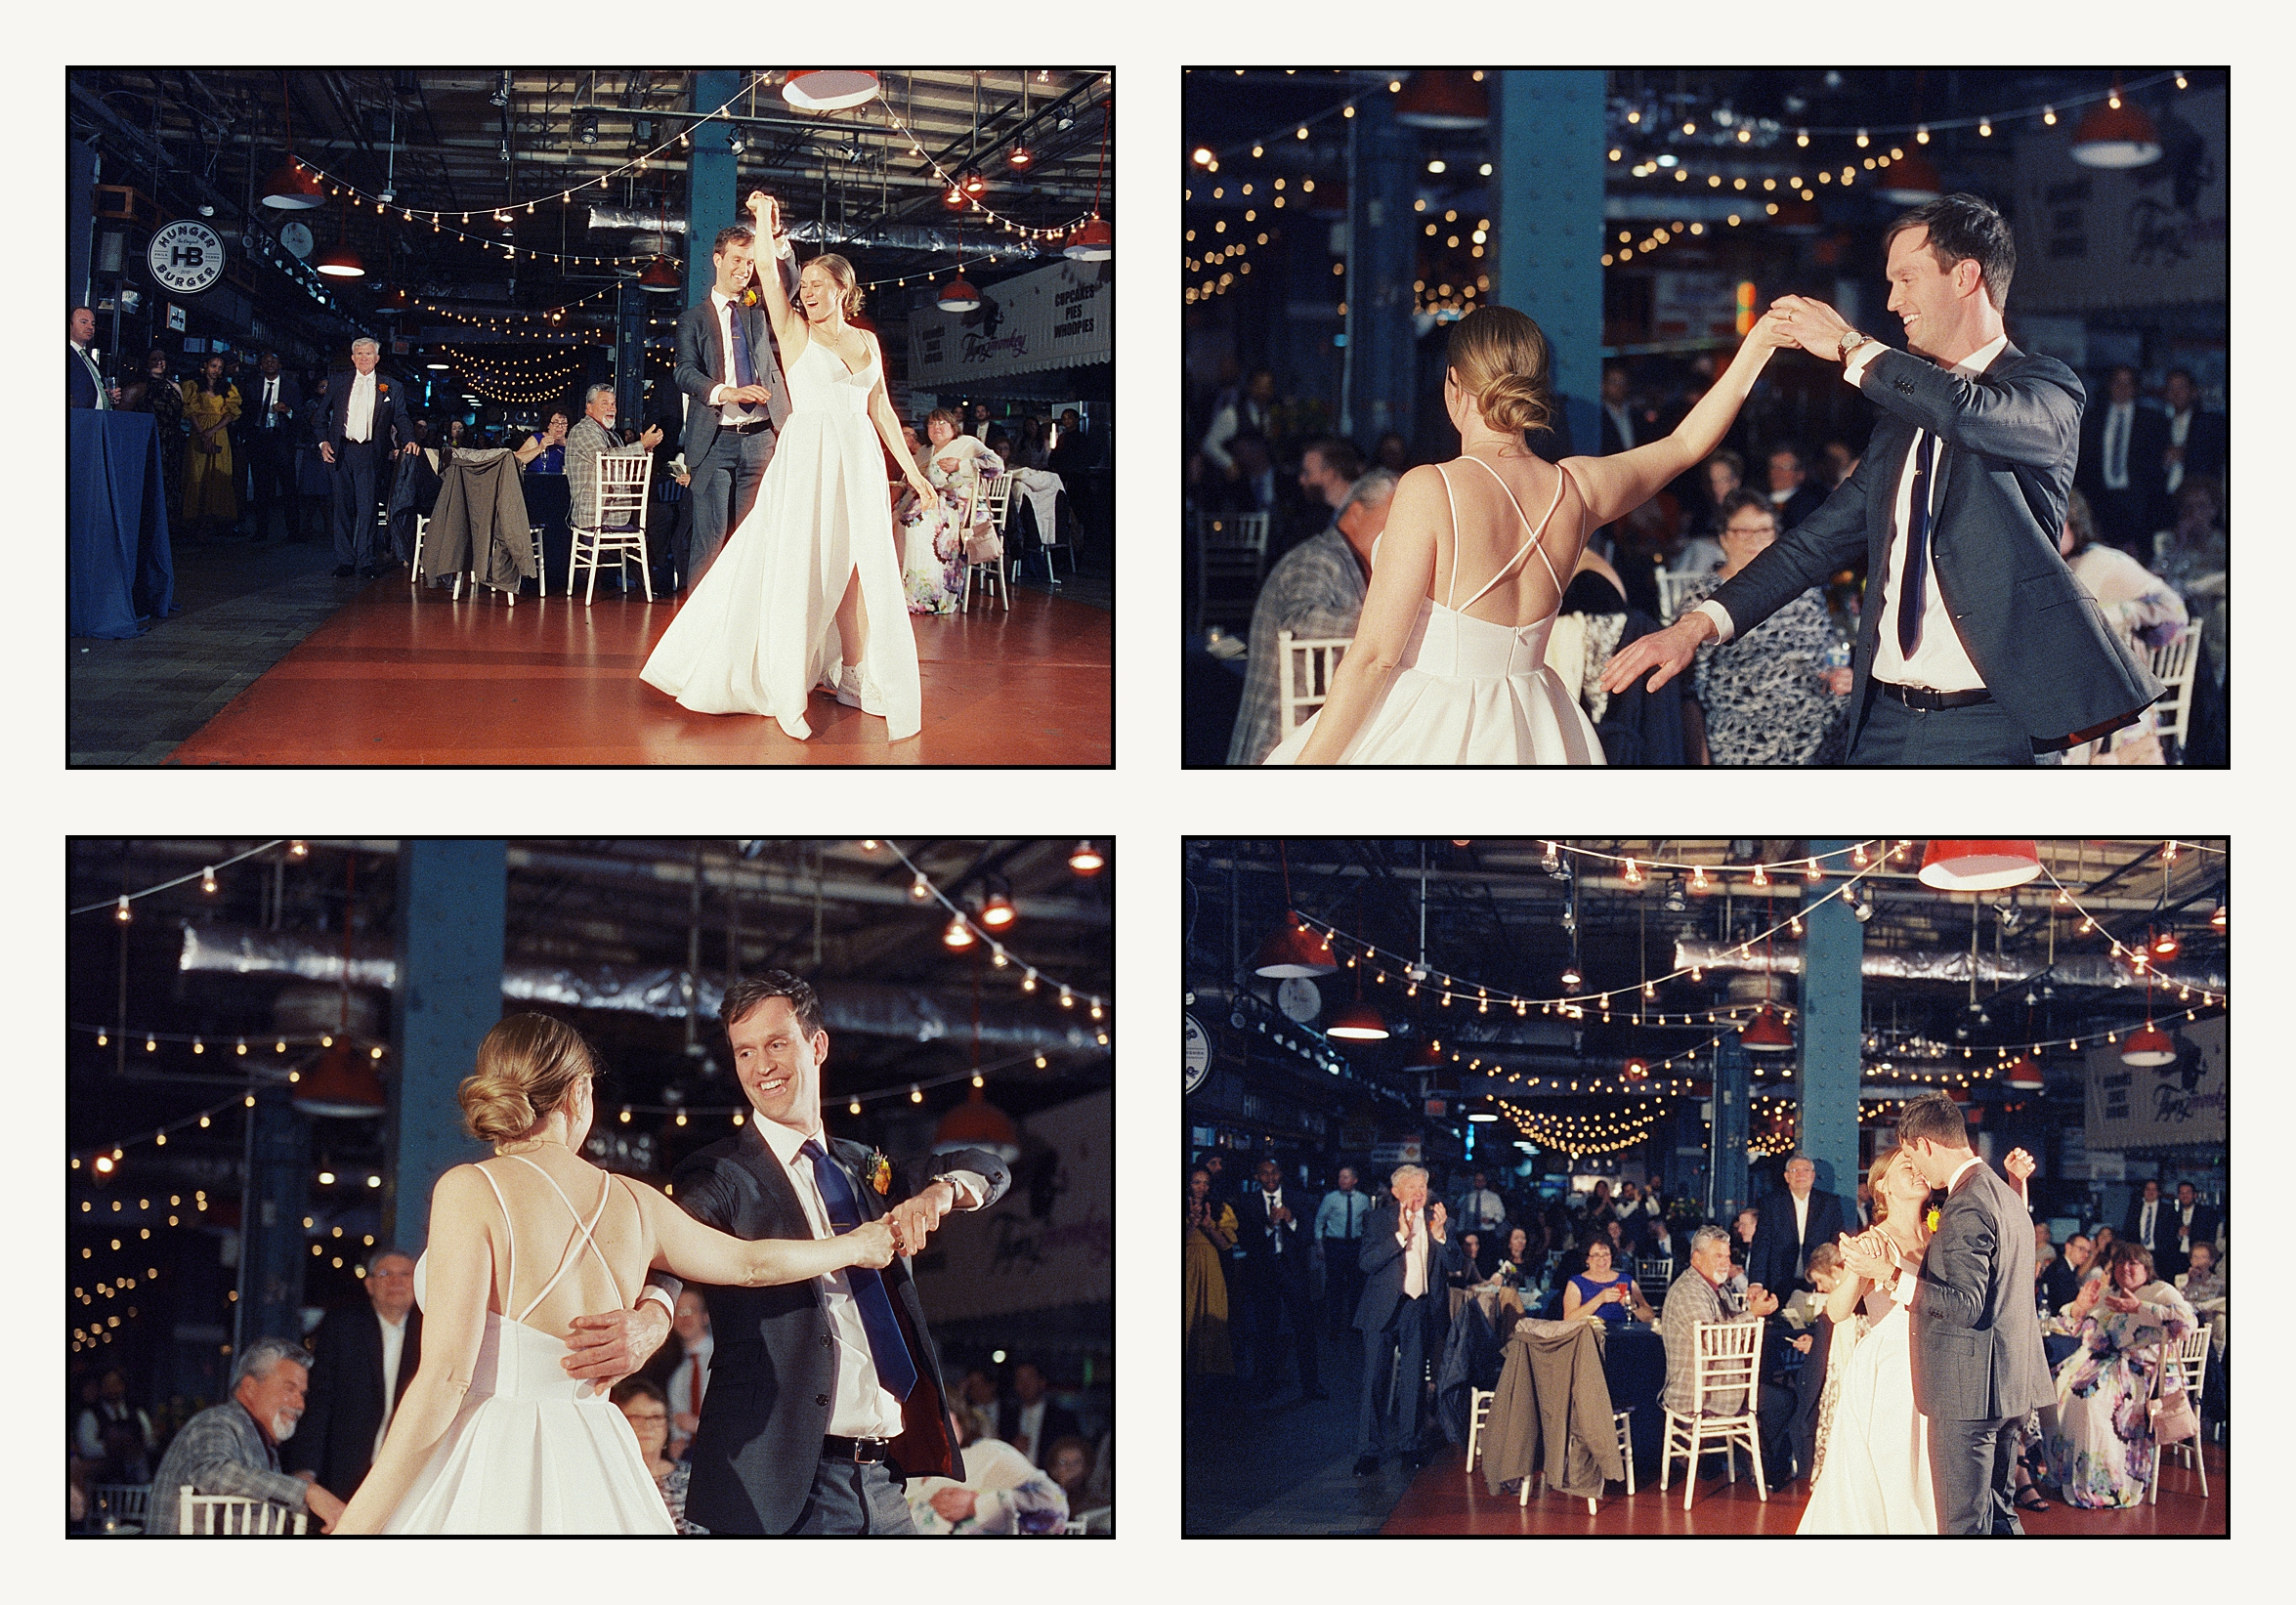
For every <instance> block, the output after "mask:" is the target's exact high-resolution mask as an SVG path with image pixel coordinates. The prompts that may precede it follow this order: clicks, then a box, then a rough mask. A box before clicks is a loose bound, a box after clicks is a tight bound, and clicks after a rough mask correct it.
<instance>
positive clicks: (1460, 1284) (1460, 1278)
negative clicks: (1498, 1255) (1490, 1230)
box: [1443, 1232, 1483, 1288]
mask: <svg viewBox="0 0 2296 1605" xmlns="http://www.w3.org/2000/svg"><path fill="white" fill-rule="evenodd" d="M1459 1246H1460V1250H1461V1252H1462V1253H1463V1254H1464V1255H1465V1256H1466V1257H1465V1258H1464V1259H1462V1260H1461V1261H1460V1265H1459V1269H1457V1270H1455V1271H1450V1272H1447V1273H1446V1274H1445V1275H1444V1278H1443V1280H1444V1281H1445V1282H1447V1283H1449V1284H1450V1285H1451V1286H1452V1287H1454V1288H1475V1287H1480V1286H1481V1285H1482V1281H1483V1264H1482V1258H1483V1240H1482V1236H1481V1234H1480V1233H1477V1232H1462V1233H1460V1234H1459Z"/></svg>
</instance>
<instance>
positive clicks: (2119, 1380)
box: [2044, 1243, 2199, 1510]
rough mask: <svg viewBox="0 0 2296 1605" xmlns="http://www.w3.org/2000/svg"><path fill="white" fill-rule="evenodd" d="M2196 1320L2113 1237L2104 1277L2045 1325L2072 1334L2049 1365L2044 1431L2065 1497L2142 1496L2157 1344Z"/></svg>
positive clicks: (2141, 1257)
mask: <svg viewBox="0 0 2296 1605" xmlns="http://www.w3.org/2000/svg"><path fill="white" fill-rule="evenodd" d="M2198 1325H2199V1317H2198V1316H2196V1315H2194V1314H2193V1313H2192V1306H2191V1305H2190V1304H2189V1303H2187V1302H2186V1301H2185V1295H2184V1294H2182V1293H2180V1292H2178V1291H2177V1290H2176V1288H2172V1287H2170V1286H2169V1285H2168V1284H2167V1283H2165V1282H2162V1281H2159V1280H2157V1279H2156V1278H2155V1277H2154V1276H2153V1273H2152V1255H2151V1254H2150V1253H2148V1252H2147V1251H2146V1249H2145V1248H2144V1246H2142V1245H2140V1244H2135V1243H2115V1244H2114V1245H2113V1246H2111V1248H2110V1249H2108V1250H2107V1251H2106V1253H2105V1275H2103V1276H2102V1277H2099V1278H2098V1279H2097V1280H2095V1281H2093V1282H2090V1283H2088V1284H2086V1285H2085V1286H2083V1288H2081V1295H2080V1297H2079V1298H2077V1299H2075V1300H2074V1301H2073V1302H2072V1303H2071V1304H2069V1305H2067V1306H2066V1307H2065V1309H2064V1311H2063V1313H2062V1314H2060V1315H2056V1316H2052V1317H2051V1318H2050V1319H2049V1320H2048V1321H2047V1322H2045V1323H2044V1330H2054V1331H2059V1332H2071V1333H2077V1334H2078V1335H2079V1337H2080V1339H2081V1347H2080V1349H2079V1351H2078V1352H2077V1353H2075V1354H2073V1355H2072V1356H2071V1357H2070V1358H2069V1359H2067V1360H2066V1361H2065V1362H2064V1364H2063V1365H2062V1366H2060V1367H2058V1368H2057V1426H2056V1428H2055V1430H2053V1431H2052V1432H2051V1433H2050V1435H2049V1469H2050V1473H2051V1474H2052V1475H2053V1476H2054V1477H2055V1478H2056V1480H2057V1482H2058V1485H2059V1486H2060V1487H2061V1488H2062V1489H2063V1491H2064V1499H2065V1502H2066V1503H2067V1504H2072V1505H2078V1506H2080V1507H2082V1508H2084V1509H2090V1510H2105V1509H2113V1508H2116V1507H2120V1506H2126V1505H2134V1504H2138V1503H2141V1502H2143V1500H2144V1498H2145V1487H2146V1484H2147V1483H2148V1482H2149V1481H2151V1478H2152V1459H2153V1457H2154V1456H2155V1455H2156V1454H2157V1453H2159V1448H2158V1446H2157V1445H2156V1444H2154V1443H2153V1441H2152V1420H2151V1412H2150V1410H2149V1408H2148V1406H2149V1402H2150V1400H2151V1398H2152V1393H2153V1381H2154V1377H2155V1375H2156V1373H2158V1371H2159V1369H2160V1365H2161V1355H2162V1348H2163V1345H2165V1344H2170V1343H2174V1342H2175V1341H2176V1340H2177V1339H2179V1338H2181V1337H2183V1336H2184V1335H2185V1334H2186V1333H2187V1332H2189V1331H2190V1330H2192V1329H2193V1328H2194V1327H2196V1326H2198ZM2170 1380H2171V1381H2172V1382H2175V1383H2176V1384H2177V1385H2179V1386H2181V1385H2182V1383H2181V1381H2179V1380H2178V1379H2177V1378H2176V1377H2175V1376H2173V1375H2172V1377H2171V1378H2170Z"/></svg>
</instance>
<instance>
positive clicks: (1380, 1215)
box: [1355, 1199, 1467, 1332]
mask: <svg viewBox="0 0 2296 1605" xmlns="http://www.w3.org/2000/svg"><path fill="white" fill-rule="evenodd" d="M1396 1220H1397V1212H1396V1207H1395V1201H1394V1200H1393V1199H1389V1200H1387V1201H1386V1202H1385V1203H1384V1204H1381V1205H1380V1206H1379V1207H1378V1208H1377V1209H1374V1210H1373V1211H1372V1212H1371V1218H1370V1219H1369V1220H1367V1221H1365V1222H1364V1223H1363V1246H1362V1247H1361V1248H1360V1249H1359V1250H1357V1253H1356V1260H1355V1262H1356V1264H1357V1265H1359V1266H1361V1267H1362V1269H1363V1296H1362V1297H1361V1298H1360V1299H1358V1300H1356V1304H1355V1330H1357V1331H1384V1330H1386V1329H1387V1324H1388V1323H1389V1322H1391V1321H1393V1320H1394V1319H1395V1306H1396V1305H1398V1304H1400V1303H1402V1302H1403V1273H1404V1268H1405V1267H1404V1262H1403V1246H1402V1245H1401V1244H1399V1243H1397V1242H1396V1241H1395V1231H1396ZM1466 1265H1467V1250H1466V1248H1464V1247H1463V1246H1461V1245H1460V1241H1459V1222H1457V1221H1455V1220H1454V1221H1448V1222H1446V1223H1445V1225H1444V1227H1443V1241H1442V1242H1440V1243H1437V1242H1435V1241H1434V1240H1433V1239H1432V1238H1431V1237H1430V1238H1429V1239H1428V1240H1427V1290H1426V1293H1425V1294H1424V1296H1423V1297H1422V1298H1421V1300H1420V1303H1421V1305H1422V1306H1423V1310H1424V1315H1425V1318H1426V1321H1427V1326H1428V1330H1429V1331H1430V1332H1432V1331H1434V1330H1437V1329H1438V1328H1439V1327H1441V1326H1447V1325H1449V1316H1450V1312H1451V1299H1450V1295H1449V1294H1448V1293H1447V1292H1445V1291H1444V1288H1445V1286H1446V1281H1447V1279H1448V1278H1449V1276H1450V1275H1451V1273H1452V1272H1453V1271H1457V1270H1461V1269H1464V1268H1465V1266H1466Z"/></svg>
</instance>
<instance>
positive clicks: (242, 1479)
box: [146, 1337, 343, 1533]
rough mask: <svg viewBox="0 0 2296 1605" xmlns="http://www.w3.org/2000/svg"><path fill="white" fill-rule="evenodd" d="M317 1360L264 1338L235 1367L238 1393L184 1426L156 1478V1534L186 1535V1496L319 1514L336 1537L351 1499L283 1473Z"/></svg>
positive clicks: (153, 1508)
mask: <svg viewBox="0 0 2296 1605" xmlns="http://www.w3.org/2000/svg"><path fill="white" fill-rule="evenodd" d="M310 1367H311V1356H310V1355H308V1354H306V1353H304V1352H303V1346H302V1345H301V1344H300V1343H292V1342H289V1341H288V1340H287V1339H286V1338H284V1337H258V1338H256V1339H255V1341H253V1342H252V1343H249V1344H248V1345H247V1346H246V1347H245V1348H243V1349H241V1350H240V1351H239V1355H238V1358H237V1360H236V1362H235V1363H234V1365H233V1367H232V1396H231V1398H229V1399H228V1400H226V1401H225V1402H224V1403H222V1404H220V1405H216V1406H213V1407H211V1408H210V1409H207V1410H203V1411H201V1412H200V1413H199V1414H198V1415H194V1416H192V1417H191V1419H190V1420H189V1421H186V1422H185V1423H184V1429H183V1430H182V1431H181V1432H179V1433H177V1434H176V1438H175V1442H174V1443H172V1444H170V1445H168V1446H167V1454H166V1455H165V1456H163V1457H161V1458H160V1461H159V1469H158V1470H157V1471H154V1472H153V1473H152V1474H151V1514H150V1519H149V1524H148V1526H147V1528H146V1530H147V1531H148V1532H154V1533H179V1532H181V1531H182V1530H183V1528H182V1520H183V1504H182V1499H181V1495H182V1491H183V1490H184V1489H185V1488H187V1487H188V1488H190V1489H191V1492H192V1493H194V1494H229V1495H232V1496H234V1497H235V1498H238V1499H263V1500H266V1501H268V1502H270V1503H272V1504H277V1505H284V1506H285V1507H286V1508H287V1509H289V1510H298V1511H308V1512H309V1513H310V1514H312V1515H314V1516H317V1517H318V1518H319V1528H320V1530H321V1531H322V1532H332V1531H333V1530H334V1526H335V1520H336V1518H337V1517H339V1516H341V1515H342V1513H343V1501H342V1500H341V1499H337V1498H336V1497H335V1496H334V1495H333V1494H330V1493H329V1492H327V1490H325V1489H324V1488H321V1487H320V1486H319V1484H318V1483H315V1482H314V1483H307V1482H305V1481H304V1480H303V1479H302V1478H300V1477H292V1476H289V1475H288V1474H287V1473H286V1472H284V1471H282V1470H280V1469H279V1445H281V1444H283V1443H285V1442H286V1441H287V1440H288V1439H289V1438H292V1437H293V1436H294V1435H295V1423H296V1422H297V1421H299V1420H301V1419H302V1418H303V1394H304V1389H305V1387H306V1385H307V1384H308V1381H309V1377H308V1374H307V1373H309V1370H310Z"/></svg>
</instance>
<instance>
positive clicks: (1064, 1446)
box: [1045, 1438, 1104, 1520]
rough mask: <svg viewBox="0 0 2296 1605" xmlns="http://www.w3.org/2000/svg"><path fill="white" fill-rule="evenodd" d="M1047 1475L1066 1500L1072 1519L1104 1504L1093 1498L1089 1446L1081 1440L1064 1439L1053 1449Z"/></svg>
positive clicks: (1090, 1448) (1090, 1447)
mask: <svg viewBox="0 0 2296 1605" xmlns="http://www.w3.org/2000/svg"><path fill="white" fill-rule="evenodd" d="M1045 1471H1046V1473H1047V1474H1048V1475H1049V1476H1050V1477H1051V1478H1052V1480H1053V1481H1054V1482H1055V1483H1057V1484H1059V1485H1060V1492H1061V1495H1062V1497H1063V1498H1065V1499H1067V1500H1068V1513H1069V1516H1070V1518H1071V1519H1072V1520H1073V1519H1074V1518H1076V1517H1079V1516H1082V1515H1083V1514H1084V1512H1085V1511H1086V1510H1088V1509H1090V1508H1091V1507H1092V1506H1093V1505H1095V1504H1098V1503H1102V1502H1104V1501H1102V1500H1098V1499H1093V1498H1092V1494H1091V1489H1090V1484H1091V1480H1092V1446H1091V1445H1090V1444H1088V1443H1086V1442H1084V1439H1082V1438H1063V1439H1061V1440H1060V1442H1058V1443H1056V1444H1054V1445H1053V1446H1052V1462H1051V1464H1049V1465H1047V1466H1046V1467H1045Z"/></svg>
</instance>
